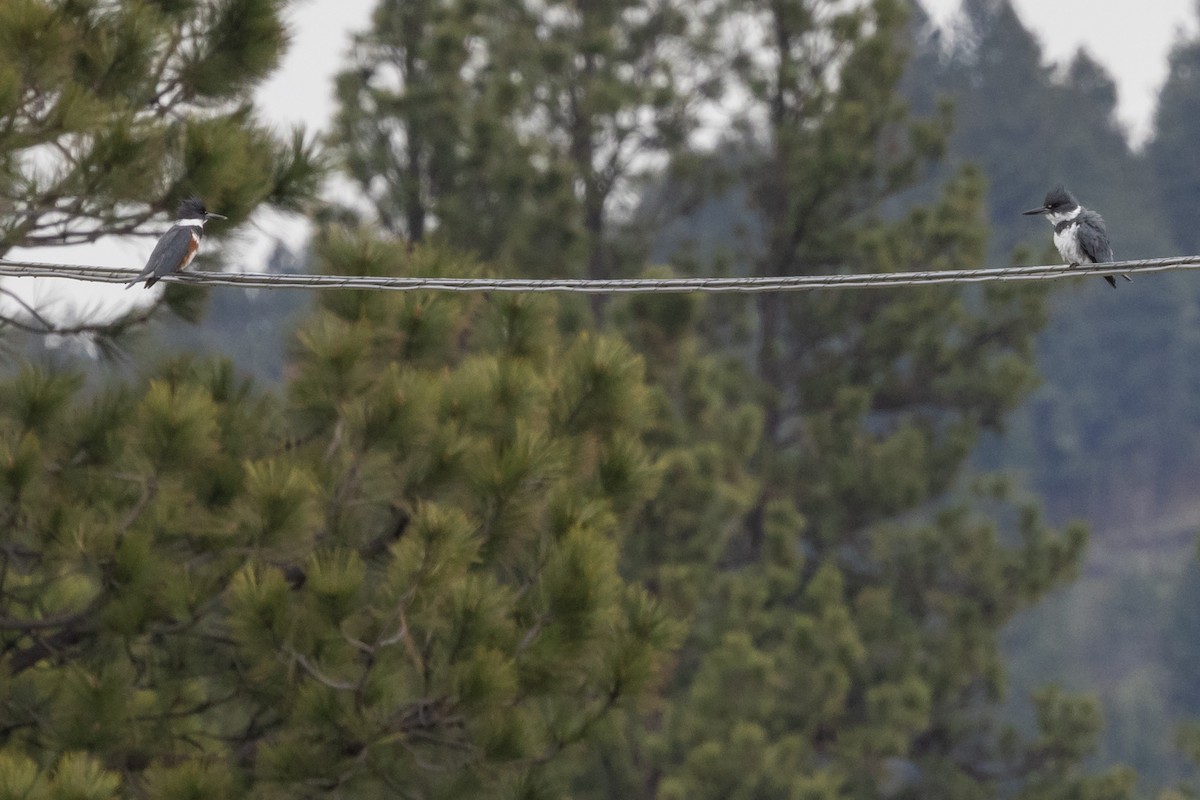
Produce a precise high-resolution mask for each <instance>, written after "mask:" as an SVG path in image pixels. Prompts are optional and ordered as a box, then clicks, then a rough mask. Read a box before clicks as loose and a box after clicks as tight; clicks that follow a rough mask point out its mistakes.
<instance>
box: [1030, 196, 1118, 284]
mask: <svg viewBox="0 0 1200 800" xmlns="http://www.w3.org/2000/svg"><path fill="white" fill-rule="evenodd" d="M1021 213H1023V214H1027V215H1033V214H1044V215H1045V216H1046V219H1048V220H1050V224H1051V225H1053V226H1054V246H1055V247H1057V248H1058V254H1059V255H1061V256H1062V257H1063V258H1064V259H1065V260H1066V262H1067V263H1068V264H1070V265H1071V266H1072V267H1078V266H1079V265H1080V264H1107V263H1108V262H1110V261H1112V260H1113V251H1112V245H1111V244H1110V243H1109V241H1108V231H1107V230H1106V229H1105V227H1104V218H1103V217H1101V216H1100V215H1099V214H1097V213H1096V212H1095V211H1092V210H1091V209H1087V208H1084V207H1083V206H1081V205H1079V203H1078V201H1076V200H1075V198H1074V197H1073V196H1072V195H1071V193H1070V192H1068V191H1067V190H1066V189H1064V188H1063V187H1062V186H1056V187H1055V188H1053V189H1051V190H1050V191H1049V192H1047V194H1046V202H1045V204H1043V205H1042V206H1041V207H1039V208H1031V209H1029V210H1028V211H1023V212H1021ZM1121 277H1122V278H1124V279H1125V280H1127V281H1130V280H1133V279H1132V278H1130V277H1129V276H1128V275H1122V276H1121ZM1104 280H1106V281H1108V283H1109V285H1110V286H1112V287H1113V288H1114V289H1115V288H1117V279H1116V278H1114V277H1113V276H1112V275H1105V276H1104Z"/></svg>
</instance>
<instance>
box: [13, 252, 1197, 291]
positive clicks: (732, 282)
mask: <svg viewBox="0 0 1200 800" xmlns="http://www.w3.org/2000/svg"><path fill="white" fill-rule="evenodd" d="M1184 269H1200V255H1196V256H1175V257H1171V258H1148V259H1139V260H1134V261H1115V262H1112V263H1108V264H1086V265H1080V266H1077V267H1071V266H1069V265H1067V264H1045V265H1041V266H1032V267H989V268H981V269H947V270H924V271H919V272H879V273H864V274H836V275H792V276H781V277H754V276H750V277H727V278H693V277H688V278H612V279H606V280H592V279H587V278H547V279H528V278H421V277H375V276H369V275H299V274H280V273H265V272H182V273H176V274H173V275H167V276H164V277H163V278H162V280H163V281H178V282H179V283H186V284H190V285H194V286H241V287H243V288H257V289H374V290H383V291H397V292H412V291H439V292H577V293H584V294H619V293H637V292H642V293H646V292H660V293H661V292H675V293H680V292H714V293H715V292H796V291H813V290H817V289H868V288H878V287H886V286H925V285H936V284H946V283H985V282H998V281H1041V280H1057V279H1059V278H1073V277H1080V276H1083V275H1091V274H1093V273H1094V274H1096V275H1109V274H1115V273H1126V274H1131V275H1132V274H1136V273H1142V272H1167V271H1172V270H1184ZM138 272H139V270H137V269H127V268H123V267H100V266H88V265H82V264H46V263H41V262H36V261H18V260H10V259H4V258H0V276H8V277H23V278H67V279H71V280H80V281H94V282H98V283H128V282H129V281H131V280H133V279H134V278H135V277H136V276H137V274H138Z"/></svg>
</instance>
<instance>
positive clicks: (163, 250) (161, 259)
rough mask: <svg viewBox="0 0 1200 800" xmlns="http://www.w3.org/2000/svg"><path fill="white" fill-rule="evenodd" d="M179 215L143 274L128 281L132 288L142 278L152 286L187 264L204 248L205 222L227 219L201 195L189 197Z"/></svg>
mask: <svg viewBox="0 0 1200 800" xmlns="http://www.w3.org/2000/svg"><path fill="white" fill-rule="evenodd" d="M176 216H177V217H178V219H176V220H175V224H174V225H172V226H171V229H170V230H168V231H167V232H166V233H164V234H163V235H162V238H161V239H159V240H158V244H156V245H154V252H152V253H150V258H149V259H148V260H147V261H146V266H145V267H143V268H142V271H141V274H139V275H138V276H137V277H136V278H134V279H133V280H131V281H130V282H129V283H127V284H125V288H126V289H128V288H129V287H130V286H133V285H134V284H135V283H137V282H138V281H140V280H145V281H146V288H147V289H149V288H150V287H151V286H153V285H154V284H155V283H157V282H158V279H159V278H161V277H162V276H164V275H170V274H171V273H173V272H179V270H181V269H184V268H185V267H187V265H188V264H191V263H192V259H193V258H195V257H196V253H198V252H199V251H200V240H201V239H202V238H204V223H206V222H208V221H209V220H210V219H225V217H223V216H221V215H220V214H214V213H212V212H211V211H209V210H208V209H206V208H205V207H204V201H203V200H201V199H200V198H199V197H189V198H188V199H187V200H184V201H183V202H182V203H180V204H179V212H178V214H177V215H176Z"/></svg>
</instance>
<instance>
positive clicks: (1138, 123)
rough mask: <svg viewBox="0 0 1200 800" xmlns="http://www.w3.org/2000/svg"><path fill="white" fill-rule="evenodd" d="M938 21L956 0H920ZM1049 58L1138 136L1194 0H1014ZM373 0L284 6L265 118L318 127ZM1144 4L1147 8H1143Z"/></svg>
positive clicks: (265, 91)
mask: <svg viewBox="0 0 1200 800" xmlns="http://www.w3.org/2000/svg"><path fill="white" fill-rule="evenodd" d="M922 2H923V3H924V4H925V6H926V8H927V9H928V10H929V13H930V14H931V15H933V17H934V18H935V19H937V20H938V21H940V22H945V21H946V20H947V19H949V18H950V16H951V15H952V14H953V13H954V12H955V11H956V10H957V8H958V6H959V0H922ZM1014 3H1015V5H1016V7H1017V11H1018V13H1019V14H1020V15H1021V18H1022V19H1023V20H1024V22H1025V24H1026V25H1027V26H1028V27H1030V28H1031V29H1032V30H1033V31H1034V33H1036V34H1037V36H1038V38H1039V39H1040V40H1041V43H1042V48H1043V51H1044V52H1045V54H1046V57H1047V58H1048V59H1049V60H1050V61H1056V62H1061V61H1065V60H1067V59H1069V58H1070V57H1071V56H1072V55H1073V54H1074V53H1075V51H1076V50H1077V49H1078V48H1079V47H1081V46H1083V47H1086V48H1087V49H1088V51H1089V52H1090V53H1091V54H1092V55H1093V56H1094V57H1095V58H1096V59H1097V60H1099V61H1100V62H1101V63H1102V64H1104V66H1105V67H1106V68H1107V69H1108V71H1109V72H1110V73H1111V74H1112V76H1113V77H1114V79H1115V80H1116V82H1117V87H1118V92H1119V110H1118V113H1119V115H1120V118H1121V121H1122V122H1123V123H1124V124H1125V125H1126V126H1127V127H1128V129H1129V130H1130V131H1131V133H1132V134H1133V138H1134V140H1135V141H1140V140H1141V139H1142V138H1144V137H1145V135H1146V132H1147V129H1148V127H1149V123H1150V120H1151V117H1152V115H1153V113H1154V103H1155V98H1156V97H1157V94H1158V89H1159V87H1160V86H1161V85H1162V81H1163V78H1164V77H1165V76H1166V69H1167V54H1168V52H1169V51H1170V48H1171V44H1172V43H1173V42H1174V41H1175V38H1176V37H1177V36H1178V35H1179V33H1180V32H1181V31H1182V32H1184V33H1187V34H1189V35H1191V34H1192V33H1193V32H1194V31H1195V28H1196V19H1195V17H1196V4H1197V0H1147V1H1146V2H1131V0H1014ZM374 5H375V0H301V2H300V3H299V5H298V6H296V7H295V8H294V9H293V10H292V12H291V21H292V29H293V40H292V48H291V50H290V51H289V54H288V56H287V58H286V59H285V61H284V63H283V66H282V68H281V69H280V70H279V71H278V72H277V73H276V75H275V77H274V78H273V79H272V80H271V81H270V82H269V83H268V84H266V85H265V86H264V87H263V88H262V90H261V91H260V92H259V100H260V103H261V105H262V107H263V110H264V112H265V115H266V116H267V117H268V118H270V119H275V120H279V121H280V122H283V123H291V122H303V123H305V124H306V125H309V126H312V127H324V125H325V122H326V120H328V118H329V115H330V114H331V113H332V110H333V99H332V93H333V89H332V86H331V83H330V81H331V78H332V76H333V74H334V73H335V72H336V71H337V69H338V66H339V65H340V64H341V61H342V58H343V57H344V55H345V52H346V49H347V47H348V45H349V35H350V33H351V32H352V31H358V30H362V29H363V28H365V27H366V26H367V24H368V22H369V19H370V13H371V9H372V8H373V7H374ZM1150 9H1152V10H1150Z"/></svg>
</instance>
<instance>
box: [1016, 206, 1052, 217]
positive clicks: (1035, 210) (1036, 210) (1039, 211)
mask: <svg viewBox="0 0 1200 800" xmlns="http://www.w3.org/2000/svg"><path fill="white" fill-rule="evenodd" d="M1049 210H1050V209H1048V208H1046V207H1045V206H1042V207H1040V208H1031V209H1029V210H1028V211H1022V212H1021V213H1022V214H1024V215H1025V216H1027V217H1029V216H1033V215H1034V214H1045V213H1046V212H1048V211H1049Z"/></svg>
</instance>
